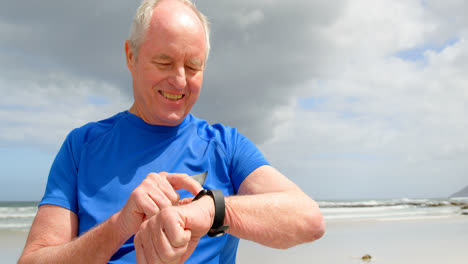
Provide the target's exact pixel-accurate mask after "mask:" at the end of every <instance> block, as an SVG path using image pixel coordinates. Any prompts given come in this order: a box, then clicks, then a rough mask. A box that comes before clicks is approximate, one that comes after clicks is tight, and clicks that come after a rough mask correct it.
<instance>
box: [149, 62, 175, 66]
mask: <svg viewBox="0 0 468 264" xmlns="http://www.w3.org/2000/svg"><path fill="white" fill-rule="evenodd" d="M153 64H155V65H156V66H161V67H167V66H170V65H171V63H170V62H165V61H164V62H161V61H153Z"/></svg>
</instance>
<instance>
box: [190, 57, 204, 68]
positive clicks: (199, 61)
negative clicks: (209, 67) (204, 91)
mask: <svg viewBox="0 0 468 264" xmlns="http://www.w3.org/2000/svg"><path fill="white" fill-rule="evenodd" d="M189 63H191V64H193V65H196V66H198V67H203V63H202V62H201V60H199V59H191V60H190V61H189Z"/></svg>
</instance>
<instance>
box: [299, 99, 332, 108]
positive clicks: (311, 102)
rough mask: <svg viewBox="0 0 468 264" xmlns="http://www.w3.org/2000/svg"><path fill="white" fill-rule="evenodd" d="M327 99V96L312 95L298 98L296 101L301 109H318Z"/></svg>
mask: <svg viewBox="0 0 468 264" xmlns="http://www.w3.org/2000/svg"><path fill="white" fill-rule="evenodd" d="M327 100H328V98H327V97H326V96H312V97H305V98H299V99H298V103H299V107H300V108H301V109H305V110H319V109H320V108H321V106H323V104H324V103H325V102H326V101H327Z"/></svg>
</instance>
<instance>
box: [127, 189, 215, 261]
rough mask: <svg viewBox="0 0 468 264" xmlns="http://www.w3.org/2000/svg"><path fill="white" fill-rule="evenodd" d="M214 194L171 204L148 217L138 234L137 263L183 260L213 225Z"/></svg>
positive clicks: (190, 253) (136, 246) (136, 245)
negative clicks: (188, 201) (180, 203)
mask: <svg viewBox="0 0 468 264" xmlns="http://www.w3.org/2000/svg"><path fill="white" fill-rule="evenodd" d="M214 210H215V209H214V203H213V198H211V197H210V196H204V197H202V198H201V199H199V200H197V201H195V202H192V203H190V204H185V205H180V206H170V207H166V208H164V209H162V210H161V212H160V213H159V214H158V215H155V216H153V217H151V218H150V219H148V220H146V221H145V222H144V223H143V224H142V225H141V226H140V229H139V230H138V232H137V233H136V235H135V239H134V244H135V253H136V258H137V263H139V264H146V263H151V264H153V263H170V264H179V263H180V264H182V263H184V262H185V261H186V260H187V259H188V258H189V257H190V256H191V255H192V253H193V251H194V250H195V248H196V247H197V244H198V241H199V240H200V238H201V237H202V236H204V235H205V234H206V233H207V232H208V231H209V229H210V227H211V226H212V225H213V218H214Z"/></svg>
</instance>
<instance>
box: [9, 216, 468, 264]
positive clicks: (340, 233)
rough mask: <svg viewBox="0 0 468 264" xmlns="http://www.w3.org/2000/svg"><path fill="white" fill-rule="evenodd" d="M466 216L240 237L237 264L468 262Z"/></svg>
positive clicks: (13, 257)
mask: <svg viewBox="0 0 468 264" xmlns="http://www.w3.org/2000/svg"><path fill="white" fill-rule="evenodd" d="M26 237H27V232H24V231H1V232H0V256H1V261H0V262H1V263H5V264H9V263H16V261H17V258H18V256H19V255H20V254H21V251H22V249H23V246H24V242H25V241H26ZM466 245H468V216H465V215H459V216H450V217H445V218H438V219H418V220H403V221H402V220H400V221H355V222H353V221H339V222H329V223H327V233H326V235H325V236H324V237H323V238H322V239H320V240H319V241H316V242H314V243H309V244H304V245H300V246H297V247H294V248H291V249H288V250H277V249H270V248H267V247H264V246H261V245H258V244H255V243H252V242H249V241H241V244H240V246H239V251H238V257H237V263H247V264H248V263H252V264H254V263H269V264H271V263H278V264H279V263H281V264H283V263H321V264H324V263H325V264H327V263H330V264H337V263H350V264H353V263H366V262H363V261H362V260H360V257H362V256H364V255H366V254H369V255H370V256H371V257H372V260H371V261H370V262H367V263H378V264H395V263H398V264H416V263H418V264H419V263H423V264H441V263H447V264H448V263H450V264H466V263H468V251H467V250H466Z"/></svg>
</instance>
